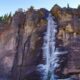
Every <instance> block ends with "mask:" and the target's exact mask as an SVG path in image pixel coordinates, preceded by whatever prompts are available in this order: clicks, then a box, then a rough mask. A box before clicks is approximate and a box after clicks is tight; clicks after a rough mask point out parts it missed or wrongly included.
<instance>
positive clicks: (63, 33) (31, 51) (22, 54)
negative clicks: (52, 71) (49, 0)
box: [0, 5, 80, 80]
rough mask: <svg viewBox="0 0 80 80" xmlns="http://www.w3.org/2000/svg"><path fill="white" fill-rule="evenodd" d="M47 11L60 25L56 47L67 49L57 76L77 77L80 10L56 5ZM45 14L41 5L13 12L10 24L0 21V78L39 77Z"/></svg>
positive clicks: (28, 79) (37, 79)
mask: <svg viewBox="0 0 80 80" xmlns="http://www.w3.org/2000/svg"><path fill="white" fill-rule="evenodd" d="M50 12H51V13H52V15H54V16H55V17H56V22H57V23H58V26H59V27H58V32H57V34H56V47H58V48H59V51H62V52H64V51H68V54H64V55H62V56H60V67H59V68H58V69H57V70H56V74H57V75H59V76H60V78H65V77H66V76H68V75H69V76H71V77H74V75H75V76H78V77H74V78H78V80H79V79H80V78H79V74H80V64H79V61H80V57H79V55H80V46H79V44H80V42H79V40H80V38H79V37H80V33H79V31H80V23H79V22H80V13H79V12H80V11H79V10H78V9H71V8H60V7H59V6H57V5H55V6H54V7H53V8H52V10H51V11H50ZM48 14H49V11H47V10H46V9H44V8H41V9H39V10H35V9H33V8H32V7H31V8H30V9H29V10H28V11H26V12H23V11H21V10H19V11H16V12H15V14H14V15H13V17H12V20H11V22H10V23H5V24H4V23H0V80H41V79H40V73H38V71H37V65H38V64H41V63H44V61H43V60H42V56H43V51H42V45H43V36H44V33H45V32H46V27H47V16H48ZM65 63H66V65H65ZM69 76H68V77H69Z"/></svg>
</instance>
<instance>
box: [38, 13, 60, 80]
mask: <svg viewBox="0 0 80 80" xmlns="http://www.w3.org/2000/svg"><path fill="white" fill-rule="evenodd" d="M47 20H48V25H47V31H46V33H45V36H44V43H43V59H44V60H45V61H46V62H45V64H40V65H39V66H38V67H39V71H41V72H42V75H43V76H42V80H57V79H56V75H55V73H54V70H55V69H56V68H57V67H58V66H59V64H58V56H57V55H58V54H59V52H57V51H56V49H55V41H56V37H55V35H56V32H57V29H56V28H57V24H56V23H55V21H54V17H53V16H52V15H51V14H49V16H48V18H47Z"/></svg>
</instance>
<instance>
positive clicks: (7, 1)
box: [0, 0, 80, 16]
mask: <svg viewBox="0 0 80 80" xmlns="http://www.w3.org/2000/svg"><path fill="white" fill-rule="evenodd" d="M68 3H69V6H70V7H73V8H76V7H77V6H78V5H79V4H80V0H1V1H0V16H1V15H4V14H6V13H10V12H12V13H14V12H15V11H16V10H18V9H19V8H23V9H25V10H27V9H28V8H29V7H30V6H34V8H35V9H38V8H46V9H48V10H50V9H51V8H52V7H53V6H54V5H55V4H58V5H60V6H61V7H67V4H68Z"/></svg>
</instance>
